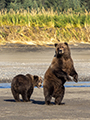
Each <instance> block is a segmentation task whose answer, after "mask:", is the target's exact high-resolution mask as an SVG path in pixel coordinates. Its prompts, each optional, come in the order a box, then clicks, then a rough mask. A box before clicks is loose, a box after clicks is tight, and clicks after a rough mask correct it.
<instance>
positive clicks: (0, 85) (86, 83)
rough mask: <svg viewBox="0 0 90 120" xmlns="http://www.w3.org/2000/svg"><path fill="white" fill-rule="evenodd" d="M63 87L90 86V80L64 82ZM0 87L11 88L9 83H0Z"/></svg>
mask: <svg viewBox="0 0 90 120" xmlns="http://www.w3.org/2000/svg"><path fill="white" fill-rule="evenodd" d="M65 87H90V81H87V82H78V83H75V82H66V83H65ZM0 88H11V83H0Z"/></svg>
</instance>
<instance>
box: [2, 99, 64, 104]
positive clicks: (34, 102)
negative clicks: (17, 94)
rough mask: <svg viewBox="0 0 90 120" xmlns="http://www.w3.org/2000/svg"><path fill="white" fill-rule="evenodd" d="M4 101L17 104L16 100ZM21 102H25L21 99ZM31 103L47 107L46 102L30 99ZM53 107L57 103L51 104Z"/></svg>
mask: <svg viewBox="0 0 90 120" xmlns="http://www.w3.org/2000/svg"><path fill="white" fill-rule="evenodd" d="M4 101H6V102H16V101H15V100H14V99H5V100H4ZM21 102H23V101H22V99H21ZM25 103H28V102H25ZM30 103H32V104H38V105H45V101H36V100H33V99H30ZM64 104H65V103H61V104H60V105H64ZM51 105H55V103H54V102H51Z"/></svg>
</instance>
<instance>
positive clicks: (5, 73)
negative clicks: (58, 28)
mask: <svg viewBox="0 0 90 120" xmlns="http://www.w3.org/2000/svg"><path fill="white" fill-rule="evenodd" d="M69 46H70V49H71V55H72V58H73V61H74V66H75V69H76V71H77V72H78V75H79V81H90V44H75V45H69ZM54 53H55V50H54V47H53V46H49V47H44V46H30V45H21V44H8V45H4V46H0V82H2V83H3V82H11V80H12V78H13V77H14V76H15V75H17V74H27V73H31V74H33V75H34V74H37V75H40V76H42V77H43V76H44V73H45V72H46V70H47V68H48V66H49V65H50V63H51V61H52V59H53V56H54Z"/></svg>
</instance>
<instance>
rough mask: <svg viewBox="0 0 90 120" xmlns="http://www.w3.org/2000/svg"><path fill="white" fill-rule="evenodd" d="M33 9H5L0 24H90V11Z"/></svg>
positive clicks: (60, 26) (32, 25) (48, 25)
mask: <svg viewBox="0 0 90 120" xmlns="http://www.w3.org/2000/svg"><path fill="white" fill-rule="evenodd" d="M34 11H35V10H33V11H31V12H27V11H26V10H23V11H18V12H17V13H15V11H13V10H11V11H10V12H9V13H7V12H5V11H3V12H2V13H1V14H0V26H2V25H23V26H25V25H27V26H31V27H35V26H38V27H45V26H46V27H52V26H53V27H58V28H65V27H68V24H69V27H70V26H71V27H72V26H73V27H78V26H81V27H84V26H85V25H90V13H87V14H86V13H81V14H80V13H79V14H78V13H77V14H76V13H74V12H72V13H69V12H66V13H60V14H59V15H58V14H55V13H54V12H52V13H51V12H50V11H41V12H38V13H37V11H35V12H34Z"/></svg>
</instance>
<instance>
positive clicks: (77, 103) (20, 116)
mask: <svg viewBox="0 0 90 120" xmlns="http://www.w3.org/2000/svg"><path fill="white" fill-rule="evenodd" d="M26 119H28V120H34V119H35V120H90V88H89V87H85V88H66V92H65V96H64V99H63V101H62V104H61V105H55V104H54V99H52V105H50V106H47V105H45V102H44V96H43V89H42V88H40V89H38V88H35V89H34V92H33V95H32V96H31V102H15V101H14V99H13V96H12V93H11V90H10V89H9V88H8V89H0V120H26Z"/></svg>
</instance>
